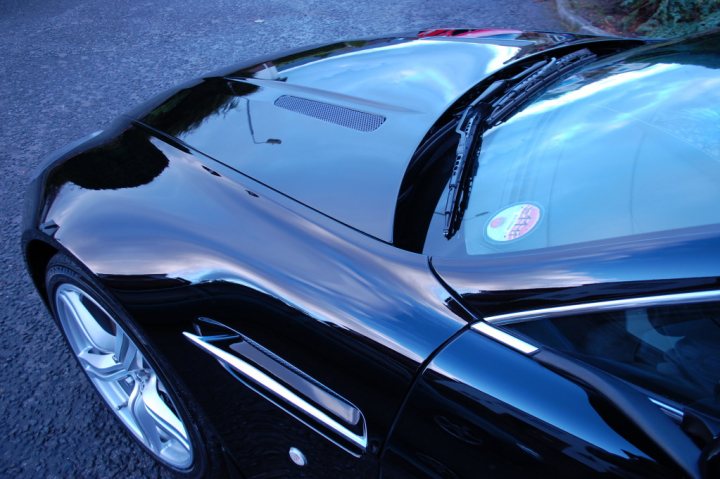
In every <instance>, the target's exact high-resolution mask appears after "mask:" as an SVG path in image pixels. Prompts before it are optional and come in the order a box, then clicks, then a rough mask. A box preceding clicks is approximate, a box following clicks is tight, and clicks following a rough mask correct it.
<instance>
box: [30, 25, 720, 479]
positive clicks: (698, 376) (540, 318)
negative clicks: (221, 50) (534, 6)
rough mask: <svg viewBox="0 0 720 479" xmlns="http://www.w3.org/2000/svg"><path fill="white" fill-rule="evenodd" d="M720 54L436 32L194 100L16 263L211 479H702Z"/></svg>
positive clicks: (49, 178)
mask: <svg viewBox="0 0 720 479" xmlns="http://www.w3.org/2000/svg"><path fill="white" fill-rule="evenodd" d="M719 112H720V32H715V33H710V34H706V35H702V36H696V37H691V38H685V39H679V40H673V41H666V42H662V41H641V40H632V39H617V38H599V37H590V36H577V35H571V34H548V33H537V32H518V31H511V30H502V31H499V30H431V31H423V32H421V33H419V34H417V33H415V34H407V35H396V36H388V37H385V38H377V39H372V40H362V41H347V42H340V43H335V44H332V45H326V46H320V47H316V48H312V49H309V50H304V51H297V52H291V53H288V54H285V55H284V56H280V57H278V58H274V59H261V60H258V61H256V62H253V63H252V64H249V65H240V66H234V67H232V68H227V69H225V70H222V71H218V72H214V73H212V74H210V75H208V76H206V77H204V78H202V79H198V80H194V81H191V82H188V83H186V84H184V85H182V86H180V87H178V88H177V89H176V90H174V91H171V92H168V93H166V94H164V95H161V96H160V97H158V98H156V99H154V100H152V101H151V102H149V103H147V104H145V105H143V106H142V107H140V108H138V109H136V110H134V111H132V112H130V113H128V114H127V115H126V116H124V117H122V118H120V119H118V120H117V121H116V122H115V123H114V124H113V125H112V126H111V127H109V128H107V129H106V130H104V131H100V132H97V133H95V134H93V135H90V136H89V137H86V138H84V139H82V140H81V141H79V142H77V143H75V144H73V145H71V146H68V147H67V148H65V149H63V150H62V151H59V152H56V153H54V154H53V155H51V156H50V158H49V159H47V160H46V162H45V163H44V165H43V167H42V169H41V171H39V172H38V173H37V175H36V176H35V178H34V180H33V182H32V184H31V186H30V190H29V193H28V198H27V202H26V211H25V215H24V227H23V231H24V233H23V248H24V253H25V257H26V260H27V266H28V270H29V273H30V275H31V276H32V278H33V281H34V283H35V285H36V287H37V290H38V292H39V294H40V295H41V296H42V298H43V299H44V300H45V301H46V303H47V305H48V307H49V309H50V311H51V312H52V314H53V316H54V317H55V318H56V320H57V322H58V323H59V326H60V329H61V330H62V331H63V333H64V334H65V336H66V338H67V340H68V344H69V346H70V348H71V349H72V351H73V352H74V354H75V355H76V356H77V359H78V361H79V363H80V365H81V366H82V368H83V369H84V370H85V371H86V373H87V375H88V378H89V379H90V381H91V382H92V383H93V384H94V385H95V387H96V389H97V390H98V392H99V393H100V396H101V397H102V398H103V400H104V401H105V403H107V405H108V406H109V407H110V408H111V409H112V410H113V411H114V413H115V415H116V416H117V418H118V419H119V420H120V423H122V425H123V426H124V427H125V428H126V429H127V430H128V431H129V433H130V434H131V435H132V436H134V437H135V438H136V439H137V440H138V441H139V442H140V443H141V444H142V445H143V446H144V447H145V449H147V451H148V452H149V453H150V454H152V455H153V456H154V457H155V458H156V459H157V460H159V461H160V462H162V463H164V464H165V465H167V466H168V467H170V468H171V469H173V470H174V471H176V472H177V473H179V474H181V475H187V476H208V477H216V476H223V475H230V476H232V475H238V476H239V475H242V476H243V477H263V478H269V477H330V478H340V477H380V476H381V477H388V478H390V477H445V478H455V477H503V478H504V477H528V476H529V475H533V476H537V477H547V476H552V477H557V478H560V477H574V478H576V477H592V476H603V477H611V476H612V477H616V476H620V477H685V476H686V477H692V478H699V477H712V476H713V475H718V474H719V473H720V472H719V466H718V463H719V462H720V460H719V459H718V455H719V453H720V439H718V432H720V381H719V380H720V284H719V278H720V207H719V206H718V205H720V188H719V187H718V185H720V113H719Z"/></svg>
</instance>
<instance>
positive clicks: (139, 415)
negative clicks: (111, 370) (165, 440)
mask: <svg viewBox="0 0 720 479" xmlns="http://www.w3.org/2000/svg"><path fill="white" fill-rule="evenodd" d="M143 391H144V385H143V382H142V381H135V387H134V388H133V390H132V393H131V394H130V398H129V401H128V402H129V405H130V411H131V413H132V416H133V418H134V419H135V424H136V425H137V427H138V429H139V430H140V434H142V437H143V438H144V439H145V442H146V445H147V446H148V447H149V448H150V449H152V450H153V452H155V453H156V454H160V453H161V451H162V446H163V444H162V440H161V439H160V434H159V432H158V429H157V423H156V422H155V419H154V418H153V416H152V415H151V414H150V413H149V412H148V410H147V408H146V407H145V401H144V399H143Z"/></svg>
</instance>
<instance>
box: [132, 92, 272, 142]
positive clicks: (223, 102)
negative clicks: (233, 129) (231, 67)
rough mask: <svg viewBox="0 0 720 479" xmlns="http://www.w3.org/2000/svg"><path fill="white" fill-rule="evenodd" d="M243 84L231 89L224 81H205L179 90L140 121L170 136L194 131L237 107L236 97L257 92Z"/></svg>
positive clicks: (237, 99)
mask: <svg viewBox="0 0 720 479" xmlns="http://www.w3.org/2000/svg"><path fill="white" fill-rule="evenodd" d="M257 90H258V87H257V86H255V85H249V84H246V83H238V84H234V85H233V87H232V89H231V88H230V86H229V85H228V82H227V81H226V80H224V79H212V80H206V81H204V82H202V83H200V84H198V85H196V86H194V87H191V88H187V89H185V90H181V91H179V92H178V93H176V94H175V95H173V96H172V97H170V99H168V100H167V101H165V102H164V103H163V104H162V105H160V106H158V107H157V108H155V109H154V110H153V111H151V112H150V113H149V114H148V115H146V116H145V117H144V118H143V119H142V121H143V123H147V124H148V125H150V126H152V127H153V128H157V129H158V130H160V131H163V132H165V133H168V134H170V135H173V136H182V135H183V134H187V133H188V132H190V131H192V130H194V129H195V128H197V127H198V126H200V124H202V123H203V121H205V120H206V119H207V118H209V117H211V116H215V115H224V114H225V113H227V112H228V111H229V110H232V109H233V108H236V107H237V104H238V101H239V98H238V97H239V96H244V95H248V94H250V93H252V92H254V91H257Z"/></svg>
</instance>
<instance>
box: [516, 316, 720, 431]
mask: <svg viewBox="0 0 720 479" xmlns="http://www.w3.org/2000/svg"><path fill="white" fill-rule="evenodd" d="M504 327H505V328H507V329H509V330H511V331H514V332H516V333H520V335H521V336H525V337H527V338H529V339H530V340H532V341H533V342H535V343H536V344H543V345H546V346H549V347H551V348H554V349H556V350H558V351H562V352H564V353H566V354H569V355H571V356H574V357H576V358H578V359H579V360H582V361H585V362H587V363H589V364H591V365H593V366H596V367H598V368H600V369H603V370H605V371H606V372H609V373H611V374H613V375H615V376H618V377H620V378H622V379H624V380H626V381H629V382H631V383H633V384H636V385H637V386H640V387H642V388H644V389H646V390H648V391H651V392H653V393H656V394H659V395H661V396H664V397H666V398H668V399H670V400H672V401H675V402H677V403H680V404H682V405H686V406H690V407H693V408H694V409H697V410H698V411H701V412H705V413H708V414H711V415H713V416H716V417H720V303H717V302H715V303H695V304H686V305H670V306H668V305H664V306H658V307H644V308H633V309H626V310H617V311H606V312H598V313H585V314H579V315H576V316H562V317H557V318H546V319H538V320H534V321H533V320H531V321H526V322H521V323H515V324H508V325H506V326H504Z"/></svg>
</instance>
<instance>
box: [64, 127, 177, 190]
mask: <svg viewBox="0 0 720 479" xmlns="http://www.w3.org/2000/svg"><path fill="white" fill-rule="evenodd" d="M167 166H168V159H167V158H166V157H165V155H164V154H163V153H162V152H161V151H160V150H158V149H157V148H156V147H155V145H153V144H152V143H151V142H150V139H149V138H148V136H147V135H145V134H144V133H143V132H142V131H140V130H137V129H135V128H131V129H128V130H126V131H125V132H124V133H123V134H122V135H120V136H119V137H117V138H115V139H114V140H112V141H111V142H109V143H106V144H104V145H102V146H99V147H97V148H93V149H91V150H88V151H86V152H84V153H81V154H79V155H78V156H76V157H73V158H71V159H70V160H68V161H67V162H66V163H65V164H64V165H63V166H62V168H61V169H60V171H59V173H58V175H57V176H56V177H55V178H54V179H53V182H54V183H56V184H59V185H62V184H63V183H67V182H71V183H74V184H76V185H78V186H81V187H83V188H86V189H89V190H113V189H119V188H133V187H136V186H141V185H145V184H147V183H150V182H151V181H152V180H153V179H155V178H156V177H157V176H159V175H160V173H162V171H163V170H164V169H165V168H167Z"/></svg>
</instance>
